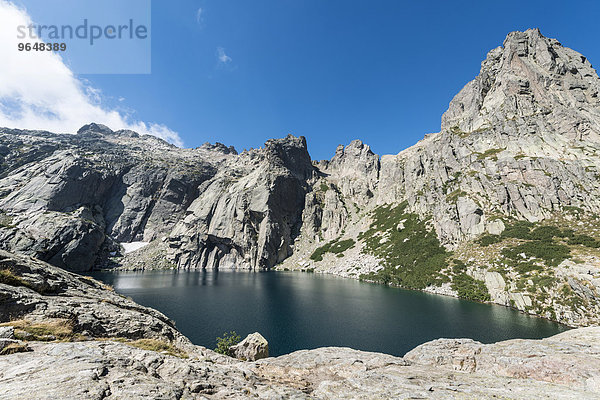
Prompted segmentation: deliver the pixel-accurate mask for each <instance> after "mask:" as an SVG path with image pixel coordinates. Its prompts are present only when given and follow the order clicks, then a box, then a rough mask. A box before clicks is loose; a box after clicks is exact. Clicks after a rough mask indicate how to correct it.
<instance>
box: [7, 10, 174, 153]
mask: <svg viewBox="0 0 600 400" xmlns="http://www.w3.org/2000/svg"><path fill="white" fill-rule="evenodd" d="M31 23H32V21H31V19H30V17H29V15H28V14H27V12H26V11H25V10H23V9H20V8H18V7H17V6H16V5H14V4H13V3H11V2H9V1H7V0H0V54H2V62H0V126H3V127H11V128H20V129H40V130H46V131H51V132H60V133H75V132H77V130H78V129H79V128H80V127H81V126H83V125H85V124H88V123H90V122H97V123H101V124H104V125H106V126H108V127H110V128H111V129H114V130H117V129H131V130H134V131H136V132H139V133H141V134H150V135H154V136H158V137H160V138H162V139H165V140H167V141H169V142H171V143H173V144H175V145H177V146H182V145H183V142H182V140H181V138H180V137H179V135H178V134H177V132H174V131H172V130H171V129H169V128H168V127H167V126H165V125H162V124H157V123H146V122H142V121H136V120H134V119H132V118H131V116H130V115H126V114H123V113H121V112H119V111H118V110H115V109H109V108H107V107H106V106H103V104H102V93H101V91H100V90H99V89H97V88H93V87H92V86H90V84H89V82H87V81H85V80H81V79H78V78H77V77H76V76H75V75H74V74H73V72H72V71H71V70H70V69H69V68H68V67H67V66H66V65H65V63H64V62H63V60H62V58H61V57H60V56H59V55H58V54H56V53H53V52H36V51H31V52H26V51H23V52H19V51H17V44H18V42H19V40H18V39H17V35H16V26H18V25H29V24H31ZM29 42H32V40H31V39H29Z"/></svg>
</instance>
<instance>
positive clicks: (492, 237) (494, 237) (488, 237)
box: [477, 235, 502, 246]
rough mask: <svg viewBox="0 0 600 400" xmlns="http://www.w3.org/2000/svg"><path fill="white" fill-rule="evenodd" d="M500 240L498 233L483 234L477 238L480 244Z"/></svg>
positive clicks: (487, 244)
mask: <svg viewBox="0 0 600 400" xmlns="http://www.w3.org/2000/svg"><path fill="white" fill-rule="evenodd" d="M501 241H502V237H501V236H500V235H485V236H482V237H481V238H479V240H477V244H479V245H481V246H489V245H491V244H494V243H498V242H501Z"/></svg>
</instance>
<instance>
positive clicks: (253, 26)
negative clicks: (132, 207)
mask: <svg viewBox="0 0 600 400" xmlns="http://www.w3.org/2000/svg"><path fill="white" fill-rule="evenodd" d="M48 3H52V2H51V1H49V2H48ZM199 10H201V12H200V15H199ZM65 12H68V10H65ZM599 18H600V4H599V2H593V1H589V2H585V1H580V2H570V3H565V2H558V1H556V2H553V1H503V2H491V1H453V2H450V1H423V2H416V1H393V0H389V1H384V0H372V1H349V0H345V1H341V0H269V1H267V0H256V1H247V0H181V1H176V2H175V1H166V0H153V1H152V73H151V74H150V75H83V76H80V77H79V78H81V79H85V80H87V81H86V82H89V84H90V85H91V86H93V87H95V88H97V89H100V90H101V93H102V101H103V106H104V107H108V108H114V109H126V110H129V112H132V113H133V115H134V116H135V118H136V119H138V120H140V121H151V122H155V123H159V124H164V125H165V126H167V127H168V128H169V129H171V130H173V131H175V132H177V133H178V134H179V136H180V137H181V139H182V140H183V142H184V144H185V146H186V147H195V146H199V145H200V144H202V143H204V142H206V141H210V142H215V141H219V142H223V143H225V144H227V145H234V146H235V147H236V148H237V149H238V150H242V149H244V148H250V147H259V146H261V145H262V144H263V143H264V141H265V140H267V139H269V138H273V137H282V136H285V135H286V134H287V133H293V134H295V135H304V136H306V137H307V140H308V144H309V150H310V153H311V156H312V157H313V159H324V158H330V157H331V156H332V155H333V153H334V151H335V147H336V146H337V145H338V144H347V143H349V142H350V141H351V140H353V139H361V140H363V141H364V142H366V143H367V144H369V145H371V147H372V149H373V150H374V151H375V152H376V153H378V154H390V153H397V152H399V151H400V150H402V149H404V148H406V147H408V146H410V145H412V144H414V143H416V142H417V141H418V140H420V139H421V138H422V137H423V135H425V134H427V133H429V132H436V131H438V130H439V125H440V118H441V115H442V113H443V112H444V111H445V109H446V108H447V106H448V103H449V101H450V100H451V99H452V97H453V96H454V95H455V94H456V93H458V91H459V90H460V89H461V88H462V87H463V86H464V85H465V84H466V83H467V82H468V81H469V80H471V79H473V78H474V77H475V76H476V75H477V73H478V71H479V67H480V63H481V61H482V60H483V59H484V58H485V55H486V53H487V52H488V51H489V50H491V49H492V48H494V47H497V46H499V45H501V44H502V41H503V40H504V38H505V36H506V34H507V33H508V32H510V31H513V30H524V29H527V28H530V27H539V28H540V29H541V31H542V33H543V34H544V35H546V36H549V37H555V38H557V39H558V40H559V41H561V43H563V45H565V46H568V47H571V48H573V49H575V50H577V51H579V52H581V53H583V54H584V55H586V56H587V57H588V58H589V59H590V61H591V62H592V64H593V65H596V64H597V63H600V45H598V43H599V41H598V39H599V38H600V24H598V20H599ZM132 110H135V111H132Z"/></svg>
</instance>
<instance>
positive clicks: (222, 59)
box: [217, 47, 232, 64]
mask: <svg viewBox="0 0 600 400" xmlns="http://www.w3.org/2000/svg"><path fill="white" fill-rule="evenodd" d="M217 59H218V60H219V63H222V64H229V63H230V62H231V61H232V60H231V57H229V56H228V55H227V54H225V49H224V48H222V47H217Z"/></svg>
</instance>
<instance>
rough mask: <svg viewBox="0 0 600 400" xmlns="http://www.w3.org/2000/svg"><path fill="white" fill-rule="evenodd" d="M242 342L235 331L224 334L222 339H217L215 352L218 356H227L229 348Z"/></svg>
mask: <svg viewBox="0 0 600 400" xmlns="http://www.w3.org/2000/svg"><path fill="white" fill-rule="evenodd" d="M240 340H242V338H241V336H240V335H238V334H237V333H236V332H235V331H231V332H229V333H227V332H225V333H224V334H223V336H222V337H218V338H217V347H216V348H215V351H216V352H217V353H220V354H225V355H226V356H228V355H229V348H230V347H231V346H235V345H236V344H238V343H239V342H240Z"/></svg>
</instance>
